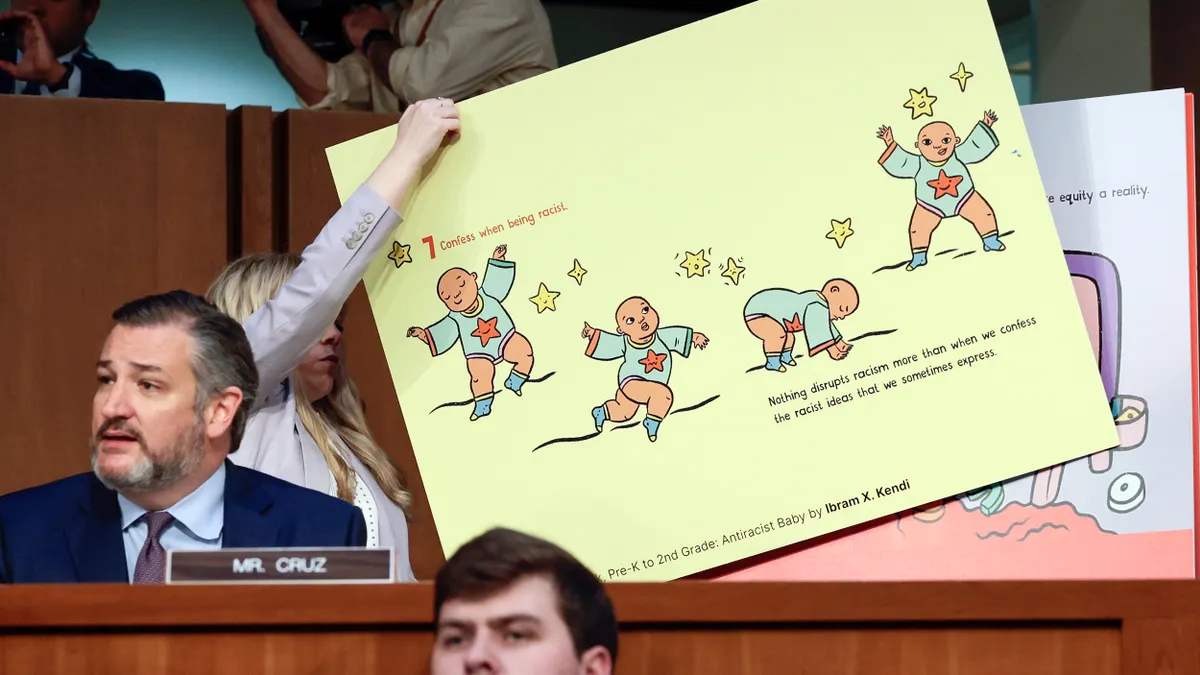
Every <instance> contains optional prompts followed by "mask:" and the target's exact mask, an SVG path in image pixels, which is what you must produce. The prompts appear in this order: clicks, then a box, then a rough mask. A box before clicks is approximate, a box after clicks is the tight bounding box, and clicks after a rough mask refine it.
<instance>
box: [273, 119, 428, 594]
mask: <svg viewBox="0 0 1200 675" xmlns="http://www.w3.org/2000/svg"><path fill="white" fill-rule="evenodd" d="M396 119H397V118H395V117H389V116H384V115H368V114H362V113H340V112H310V111H300V110H289V111H287V112H286V113H284V114H283V116H282V120H281V124H282V125H283V128H282V130H281V132H280V137H281V138H282V139H283V140H282V141H281V145H283V146H284V147H283V149H282V152H283V153H284V155H285V157H286V160H285V165H286V167H287V178H286V180H287V188H286V189H287V192H286V198H285V199H284V204H285V209H286V211H285V216H284V220H285V222H286V227H287V249H288V250H291V251H295V252H297V253H298V252H300V251H302V250H304V247H305V246H307V245H308V244H309V242H311V241H312V240H313V239H315V238H316V236H317V233H318V232H320V231H321V228H322V227H324V226H325V223H326V221H328V219H329V217H330V216H332V215H333V214H334V213H335V212H336V211H337V210H338V207H339V205H340V204H339V202H338V198H337V190H336V189H335V188H334V185H333V176H332V175H331V174H330V172H329V163H328V161H327V160H326V158H325V148H328V147H329V146H331V145H336V144H337V143H341V142H342V141H347V140H350V139H352V138H355V137H357V136H361V135H363V134H366V133H370V132H372V131H376V130H378V129H382V128H384V127H386V126H388V125H390V124H395V123H396ZM346 306H347V316H346V333H345V342H346V363H347V367H348V368H349V369H350V376H351V377H352V378H354V381H355V382H356V383H357V384H358V388H359V391H360V393H361V395H362V397H363V400H364V401H365V404H366V408H367V420H368V422H369V423H370V425H371V433H372V434H374V435H375V437H376V440H378V441H379V443H380V445H382V446H383V448H384V449H385V450H387V452H388V454H390V455H391V456H392V458H393V459H394V460H395V461H396V464H397V465H398V466H399V467H400V468H401V469H402V470H403V471H404V474H405V476H406V478H407V483H408V489H409V490H411V491H412V493H413V497H414V506H413V509H412V520H410V521H409V551H410V555H409V560H410V561H411V563H412V567H413V573H414V574H416V576H417V578H418V579H432V578H433V575H434V574H435V573H436V572H437V569H438V568H439V567H441V565H442V563H443V562H445V556H444V554H443V553H442V546H441V543H440V541H439V540H438V535H437V529H436V528H435V527H434V524H433V516H432V514H431V513H430V511H429V503H428V501H427V500H426V499H425V488H424V486H423V485H422V483H421V475H420V473H419V472H418V470H417V462H416V458H415V456H414V455H413V449H412V443H411V442H410V441H409V439H408V431H407V429H406V428H405V426H404V416H403V415H402V414H401V412H400V404H399V403H398V402H397V399H396V389H395V387H394V386H393V384H392V378H391V375H390V374H389V371H388V367H387V359H386V358H385V357H384V355H383V344H382V343H381V342H380V340H379V330H378V329H377V328H376V327H375V319H374V317H373V316H372V314H371V305H370V302H369V301H368V300H367V292H366V289H365V288H364V286H363V285H362V284H361V283H360V284H359V285H358V288H357V289H356V290H355V291H354V294H353V295H351V296H350V300H349V302H347V304H346Z"/></svg>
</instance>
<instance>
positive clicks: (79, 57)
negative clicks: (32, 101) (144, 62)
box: [0, 0, 166, 101]
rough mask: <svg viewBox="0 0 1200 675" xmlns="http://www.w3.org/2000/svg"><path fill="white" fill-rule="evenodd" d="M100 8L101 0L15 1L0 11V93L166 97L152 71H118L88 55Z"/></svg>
mask: <svg viewBox="0 0 1200 675" xmlns="http://www.w3.org/2000/svg"><path fill="white" fill-rule="evenodd" d="M99 10H100V0H13V3H12V10H10V11H7V12H4V13H2V14H0V33H2V34H3V36H4V37H5V38H6V39H7V40H8V41H9V44H8V45H6V47H7V48H6V50H5V51H8V52H9V53H7V54H0V94H24V95H32V96H58V97H64V98H119V99H142V100H150V101H162V100H164V99H165V98H166V96H165V94H164V92H163V86H162V82H161V81H160V80H159V79H158V76H156V75H155V74H154V73H148V72H146V71H142V70H118V69H117V68H116V67H115V66H113V64H111V63H109V62H108V61H104V60H102V59H100V58H97V57H96V55H95V54H93V53H92V51H91V49H90V48H89V47H88V44H87V41H86V39H85V38H86V37H87V30H88V28H89V27H91V25H92V22H93V21H95V20H96V12H98V11H99ZM18 33H19V34H20V38H19V39H17V34H18ZM14 47H15V49H14ZM12 52H16V53H15V54H14V53H12Z"/></svg>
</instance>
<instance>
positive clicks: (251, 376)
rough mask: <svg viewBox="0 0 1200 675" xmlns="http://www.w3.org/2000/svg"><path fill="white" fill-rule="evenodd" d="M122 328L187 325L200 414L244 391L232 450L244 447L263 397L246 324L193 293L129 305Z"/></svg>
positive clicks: (120, 313)
mask: <svg viewBox="0 0 1200 675" xmlns="http://www.w3.org/2000/svg"><path fill="white" fill-rule="evenodd" d="M112 318H113V321H116V322H117V324H118V325H122V326H144V327H148V326H165V325H170V324H180V325H182V326H185V327H186V328H187V330H188V334H189V335H190V336H191V338H192V347H193V349H192V374H193V375H194V376H195V378H196V403H195V408H196V415H197V417H199V415H200V413H201V411H202V410H204V406H205V405H207V404H208V402H209V401H210V400H211V399H212V398H213V397H214V396H217V395H218V394H220V393H221V392H222V391H224V390H225V389H226V388H228V387H237V388H238V389H240V390H241V392H242V404H241V405H240V406H238V409H237V411H236V412H235V413H234V415H233V422H232V423H231V424H230V425H229V430H230V436H231V438H230V443H229V451H230V452H231V453H232V452H234V451H236V450H237V449H238V445H240V444H241V442H242V435H243V434H244V433H245V431H246V420H247V418H248V417H249V411H250V410H253V409H254V401H255V399H256V397H257V396H258V368H257V367H255V365H254V352H253V350H251V348H250V341H249V339H247V338H246V331H244V330H243V329H242V325H241V324H240V323H238V322H237V321H235V320H234V319H233V318H231V317H230V316H229V315H227V314H225V313H224V312H222V311H221V310H220V309H217V307H216V305H213V304H212V303H210V302H208V301H207V300H205V299H204V298H203V297H201V296H199V295H196V294H195V293H189V292H188V291H171V292H169V293H160V294H158V295H149V296H146V297H144V298H138V299H137V300H133V301H130V302H127V303H125V304H124V305H122V306H121V307H119V308H118V309H117V310H116V311H115V312H113V314H112Z"/></svg>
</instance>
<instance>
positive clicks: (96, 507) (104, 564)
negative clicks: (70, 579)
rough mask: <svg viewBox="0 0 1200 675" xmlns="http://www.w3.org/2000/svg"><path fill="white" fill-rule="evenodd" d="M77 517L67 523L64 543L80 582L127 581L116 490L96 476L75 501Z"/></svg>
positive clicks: (127, 569)
mask: <svg viewBox="0 0 1200 675" xmlns="http://www.w3.org/2000/svg"><path fill="white" fill-rule="evenodd" d="M79 506H80V510H81V511H82V512H83V513H82V514H81V517H80V518H78V519H75V520H72V521H71V523H70V524H69V525H67V529H66V535H67V544H68V546H69V547H70V549H71V558H72V560H73V561H74V563H75V575H76V577H77V580H78V581H79V582H81V583H129V568H128V566H127V563H126V561H125V540H124V538H123V537H122V535H121V507H120V506H119V505H118V504H117V493H115V492H113V491H112V490H109V489H108V488H106V487H104V485H103V484H102V483H100V481H99V480H97V479H96V478H94V477H93V478H92V479H91V481H90V482H89V490H88V494H87V496H86V497H85V498H84V500H83V501H81V502H80V504H79Z"/></svg>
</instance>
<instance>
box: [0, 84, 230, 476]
mask: <svg viewBox="0 0 1200 675" xmlns="http://www.w3.org/2000/svg"><path fill="white" fill-rule="evenodd" d="M225 125H226V111H225V108H224V107H222V106H210V105H186V104H172V105H170V106H167V105H163V104H157V103H151V102H141V101H105V100H102V101H96V100H63V99H52V98H49V97H44V98H35V97H25V96H0V137H2V138H3V146H4V159H5V161H4V162H3V163H0V204H2V205H3V207H2V208H0V302H2V303H3V305H2V315H3V317H4V319H3V325H4V327H5V331H4V337H5V354H6V356H7V358H6V359H5V372H4V374H3V376H0V399H2V400H3V401H4V405H3V406H0V428H3V429H4V434H3V440H2V441H0V467H3V471H0V494H3V493H6V492H9V491H12V490H16V489H19V488H24V487H29V486H31V485H36V484H39V483H42V482H46V481H49V480H53V479H56V478H62V477H64V476H67V475H69V474H72V473H76V472H79V471H86V470H87V469H88V467H89V460H88V436H89V433H90V418H91V403H92V394H93V392H94V391H95V385H96V381H95V362H96V357H97V356H98V355H99V353H100V348H101V346H102V343H103V341H104V338H105V336H106V335H107V333H108V330H109V329H110V327H111V321H110V320H109V316H110V314H111V312H112V311H113V310H114V309H116V308H117V307H118V306H119V305H121V304H122V303H124V302H125V301H127V300H132V299H133V298H135V297H138V296H142V295H147V294H150V293H156V292H160V291H166V290H171V289H173V288H186V289H188V290H192V291H196V292H203V291H204V289H205V287H206V286H207V284H208V282H209V280H211V279H212V278H213V276H214V275H215V274H216V273H217V271H219V270H220V268H221V265H222V264H223V263H224V262H225V255H226V230H227V211H226V201H227V189H228V185H227V178H226V126H225Z"/></svg>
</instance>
